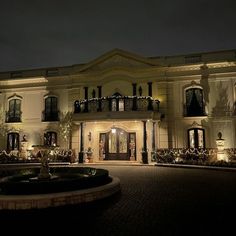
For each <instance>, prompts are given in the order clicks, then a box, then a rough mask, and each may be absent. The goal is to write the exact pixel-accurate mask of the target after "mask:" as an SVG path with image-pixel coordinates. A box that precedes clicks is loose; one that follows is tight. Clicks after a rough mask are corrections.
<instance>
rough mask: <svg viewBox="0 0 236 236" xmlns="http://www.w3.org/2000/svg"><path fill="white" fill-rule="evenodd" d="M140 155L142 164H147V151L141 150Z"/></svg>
mask: <svg viewBox="0 0 236 236" xmlns="http://www.w3.org/2000/svg"><path fill="white" fill-rule="evenodd" d="M141 154H142V162H143V164H148V153H147V150H145V148H142V151H141Z"/></svg>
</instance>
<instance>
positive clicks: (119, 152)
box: [100, 128, 136, 160]
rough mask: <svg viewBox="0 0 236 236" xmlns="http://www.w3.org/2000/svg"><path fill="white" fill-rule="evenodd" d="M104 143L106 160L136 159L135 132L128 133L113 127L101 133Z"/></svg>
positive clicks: (101, 139)
mask: <svg viewBox="0 0 236 236" xmlns="http://www.w3.org/2000/svg"><path fill="white" fill-rule="evenodd" d="M101 141H102V143H104V153H103V154H104V160H135V153H136V152H135V146H136V145H135V143H136V135H135V133H128V132H126V131H125V130H123V129H120V128H112V129H111V130H110V131H109V132H107V133H101V134H100V142H101Z"/></svg>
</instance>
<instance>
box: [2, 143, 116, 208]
mask: <svg viewBox="0 0 236 236" xmlns="http://www.w3.org/2000/svg"><path fill="white" fill-rule="evenodd" d="M34 147H35V148H36V149H38V150H39V152H38V153H39V155H41V165H40V168H38V167H35V168H30V169H29V168H27V169H23V170H22V169H21V170H19V169H17V170H14V171H12V173H11V175H7V176H5V177H3V178H2V179H0V209H8V210H18V209H34V208H47V207H57V206H64V205H69V204H79V203H83V202H90V201H94V200H98V199H101V198H105V197H108V196H110V195H113V194H114V193H117V192H119V191H120V181H119V179H118V178H116V177H112V176H110V175H109V172H108V170H105V169H99V168H92V167H78V166H73V167H58V166H57V167H51V168H50V170H49V157H48V156H49V153H50V152H51V151H52V150H53V149H54V148H55V147H49V146H43V145H42V146H41V145H37V146H34ZM50 171H51V173H50Z"/></svg>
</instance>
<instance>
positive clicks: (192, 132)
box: [188, 128, 205, 148]
mask: <svg viewBox="0 0 236 236" xmlns="http://www.w3.org/2000/svg"><path fill="white" fill-rule="evenodd" d="M188 147H189V148H205V130H204V129H200V128H191V129H189V130H188Z"/></svg>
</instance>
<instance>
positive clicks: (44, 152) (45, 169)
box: [32, 145, 56, 180]
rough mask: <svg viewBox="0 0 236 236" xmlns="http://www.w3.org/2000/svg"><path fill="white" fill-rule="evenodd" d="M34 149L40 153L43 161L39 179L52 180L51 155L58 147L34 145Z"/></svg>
mask: <svg viewBox="0 0 236 236" xmlns="http://www.w3.org/2000/svg"><path fill="white" fill-rule="evenodd" d="M32 147H34V148H35V149H36V150H37V151H38V152H39V154H40V160H41V167H40V172H39V175H38V177H37V179H38V180H48V179H51V178H52V175H51V173H50V170H49V153H50V152H51V151H52V150H54V149H55V148H56V147H54V146H47V145H33V146H32Z"/></svg>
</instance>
